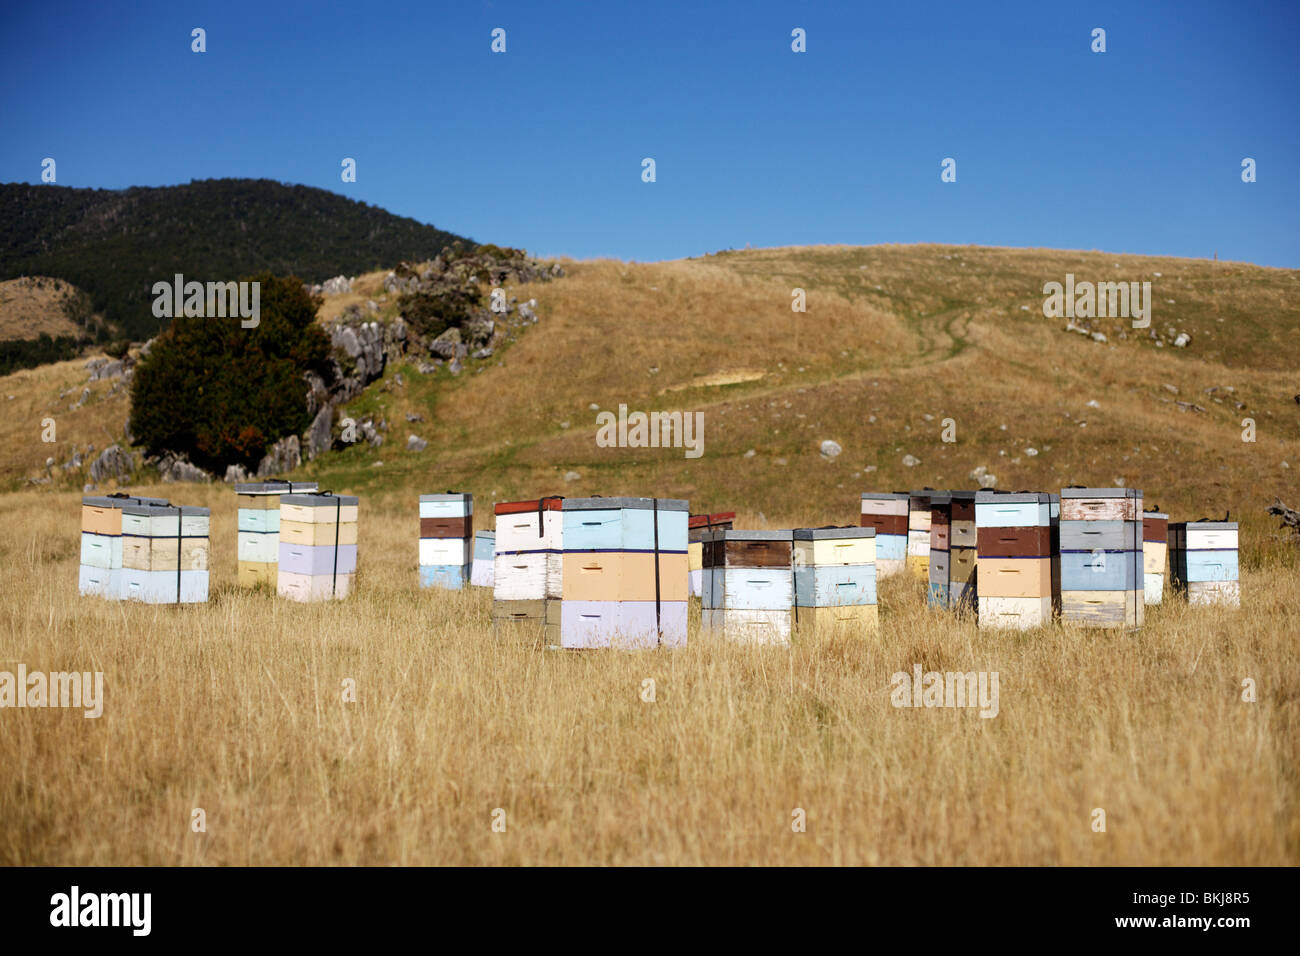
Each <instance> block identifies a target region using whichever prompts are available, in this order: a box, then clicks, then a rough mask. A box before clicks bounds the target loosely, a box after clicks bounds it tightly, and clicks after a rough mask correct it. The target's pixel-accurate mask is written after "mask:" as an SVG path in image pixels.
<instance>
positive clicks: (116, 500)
mask: <svg viewBox="0 0 1300 956" xmlns="http://www.w3.org/2000/svg"><path fill="white" fill-rule="evenodd" d="M165 504H167V500H166V499H165V498H133V497H131V496H130V495H123V494H117V495H87V496H86V497H84V498H82V499H81V568H80V571H79V572H78V585H77V586H78V590H79V591H80V592H81V593H82V594H93V595H95V596H97V597H104V598H111V599H112V600H120V599H121V598H122V596H123V591H122V508H123V507H125V506H126V505H165Z"/></svg>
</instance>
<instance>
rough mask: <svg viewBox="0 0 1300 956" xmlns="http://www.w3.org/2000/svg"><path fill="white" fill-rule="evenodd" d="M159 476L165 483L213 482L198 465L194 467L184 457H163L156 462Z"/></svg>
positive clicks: (168, 455)
mask: <svg viewBox="0 0 1300 956" xmlns="http://www.w3.org/2000/svg"><path fill="white" fill-rule="evenodd" d="M155 464H156V466H157V468H158V475H159V477H161V478H162V480H163V481H211V480H212V476H211V475H209V474H208V473H207V472H206V471H204V470H203V469H202V468H200V467H198V465H192V464H190V463H189V461H187V460H186V459H185V458H184V457H183V456H180V455H171V454H167V455H163V456H162V457H161V458H159V459H157V461H156V462H155Z"/></svg>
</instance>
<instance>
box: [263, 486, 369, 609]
mask: <svg viewBox="0 0 1300 956" xmlns="http://www.w3.org/2000/svg"><path fill="white" fill-rule="evenodd" d="M359 505H360V499H358V498H356V497H353V496H350V495H335V494H332V493H330V492H323V493H320V494H298V493H294V494H291V495H283V496H281V498H280V548H279V553H278V567H277V570H276V593H278V594H279V595H280V596H281V597H286V598H289V599H290V600H293V601H325V600H332V599H343V598H346V597H347V596H348V595H349V594H351V593H352V589H353V587H354V586H355V582H356V570H357V517H358V511H359Z"/></svg>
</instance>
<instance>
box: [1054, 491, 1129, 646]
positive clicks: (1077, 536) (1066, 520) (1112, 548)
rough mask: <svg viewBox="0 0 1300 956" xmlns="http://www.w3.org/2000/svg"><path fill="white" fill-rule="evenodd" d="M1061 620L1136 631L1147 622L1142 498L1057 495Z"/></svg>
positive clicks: (1120, 494)
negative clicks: (1059, 540)
mask: <svg viewBox="0 0 1300 956" xmlns="http://www.w3.org/2000/svg"><path fill="white" fill-rule="evenodd" d="M1060 535H1061V616H1062V618H1064V619H1065V620H1069V621H1075V622H1077V623H1079V624H1087V625H1089V626H1091V627H1140V626H1141V625H1142V622H1143V620H1144V619H1145V617H1146V614H1145V607H1146V602H1145V599H1144V591H1145V588H1144V585H1143V577H1144V575H1143V558H1142V492H1141V491H1140V490H1138V489H1136V488H1065V489H1062V491H1061V530H1060Z"/></svg>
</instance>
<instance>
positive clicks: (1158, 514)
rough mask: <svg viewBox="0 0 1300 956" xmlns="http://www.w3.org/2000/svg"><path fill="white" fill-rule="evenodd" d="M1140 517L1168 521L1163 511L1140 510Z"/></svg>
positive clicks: (1167, 516)
mask: <svg viewBox="0 0 1300 956" xmlns="http://www.w3.org/2000/svg"><path fill="white" fill-rule="evenodd" d="M1142 517H1144V518H1155V519H1156V520H1157V521H1168V520H1169V515H1167V514H1165V513H1164V512H1163V511H1144V512H1142ZM1234 523H1235V522H1234ZM1198 527H1199V526H1198Z"/></svg>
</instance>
